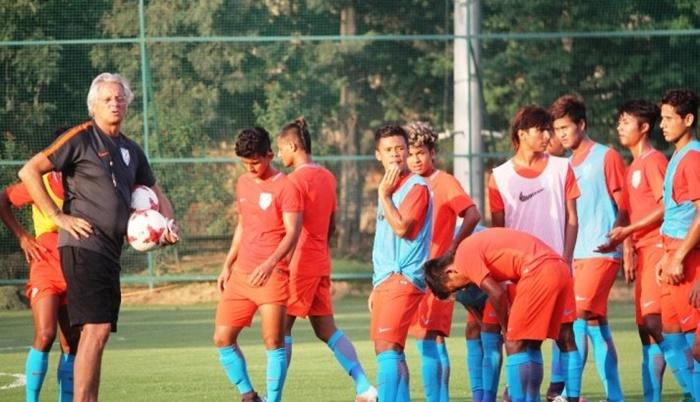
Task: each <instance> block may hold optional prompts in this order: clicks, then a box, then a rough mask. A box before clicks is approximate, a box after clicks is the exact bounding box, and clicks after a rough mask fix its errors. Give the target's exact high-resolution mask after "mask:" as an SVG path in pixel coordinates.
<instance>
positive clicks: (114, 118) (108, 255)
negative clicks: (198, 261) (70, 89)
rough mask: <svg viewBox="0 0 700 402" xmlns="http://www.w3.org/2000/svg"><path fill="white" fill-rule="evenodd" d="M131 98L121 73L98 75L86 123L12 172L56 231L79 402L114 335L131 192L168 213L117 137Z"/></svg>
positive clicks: (149, 177)
mask: <svg viewBox="0 0 700 402" xmlns="http://www.w3.org/2000/svg"><path fill="white" fill-rule="evenodd" d="M133 98H134V94H133V93H132V92H131V89H130V87H129V82H128V81H127V80H126V79H124V77H122V76H121V75H119V74H110V73H102V74H100V75H98V76H97V77H95V79H94V80H93V81H92V84H91V85H90V90H89V91H88V95H87V107H88V113H89V114H90V116H91V117H92V120H91V121H88V122H86V123H83V124H80V125H78V126H75V127H73V128H71V129H70V130H68V131H66V132H65V133H64V134H63V135H61V137H59V138H58V139H57V140H56V141H54V143H53V144H51V145H50V146H49V147H48V148H46V149H45V150H43V151H42V152H40V153H38V154H36V155H35V156H33V157H32V158H31V159H30V160H29V161H28V162H27V163H26V164H25V165H24V166H23V167H22V169H20V171H19V173H18V176H19V177H20V179H21V180H22V183H24V185H25V186H26V188H27V191H28V192H29V195H30V196H31V198H32V200H33V201H34V204H35V205H37V206H38V207H39V209H41V210H42V212H44V213H45V214H46V215H47V216H48V217H49V218H51V219H52V220H53V221H54V223H55V224H56V225H57V226H58V227H59V228H60V230H59V234H58V247H59V248H60V251H59V253H60V256H61V269H62V270H63V276H64V278H65V280H66V284H67V299H68V317H69V319H70V324H71V326H72V327H79V330H80V342H79V343H78V348H77V352H76V356H75V364H74V369H73V373H74V398H75V400H76V401H80V402H83V401H88V402H92V401H96V400H97V399H98V394H99V385H100V373H101V366H102V354H103V352H104V348H105V346H106V345H107V341H108V340H109V335H110V332H116V331H117V321H118V318H119V306H120V303H121V290H120V283H119V272H120V271H121V266H120V258H121V252H122V245H123V244H124V237H125V235H126V227H127V222H128V219H129V214H130V203H131V190H132V188H133V187H134V186H135V185H137V184H142V185H145V186H148V187H151V189H152V190H153V191H154V192H155V193H156V196H157V197H158V200H159V203H160V212H161V213H162V214H163V215H164V216H165V217H166V218H169V219H172V217H173V214H174V210H173V207H172V204H171V203H170V201H169V200H168V198H167V196H165V194H164V193H163V192H162V190H161V189H160V186H159V185H158V184H157V183H156V179H155V177H154V175H153V172H152V170H151V167H150V165H149V163H148V160H147V159H146V155H145V154H144V153H143V150H142V149H141V147H139V145H138V144H136V142H134V141H133V140H131V139H129V138H128V137H126V136H125V135H124V134H122V132H121V127H122V123H123V121H124V118H125V117H126V113H127V110H128V107H129V104H130V103H131V101H132V100H133ZM52 170H55V171H57V172H61V173H62V177H63V184H64V191H65V202H64V203H63V206H62V207H61V208H59V207H58V205H57V204H56V201H55V200H54V199H53V198H52V197H51V195H50V194H49V193H48V191H47V188H46V186H45V185H44V179H43V177H44V174H45V173H48V172H50V171H52ZM172 228H173V229H172V230H170V231H168V232H166V233H165V235H164V236H163V238H162V239H161V242H162V243H163V244H173V243H175V242H177V240H178V235H177V228H176V226H174V225H173V226H172Z"/></svg>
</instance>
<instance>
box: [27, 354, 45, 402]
mask: <svg viewBox="0 0 700 402" xmlns="http://www.w3.org/2000/svg"><path fill="white" fill-rule="evenodd" d="M48 367H49V353H48V352H42V351H40V350H36V349H34V348H30V349H29V354H27V361H26V363H25V366H24V370H25V375H26V376H27V385H26V395H27V402H38V401H39V393H40V392H41V386H42V384H43V383H44V378H45V377H46V371H47V370H48Z"/></svg>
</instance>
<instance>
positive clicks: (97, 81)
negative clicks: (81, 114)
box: [87, 73, 134, 116]
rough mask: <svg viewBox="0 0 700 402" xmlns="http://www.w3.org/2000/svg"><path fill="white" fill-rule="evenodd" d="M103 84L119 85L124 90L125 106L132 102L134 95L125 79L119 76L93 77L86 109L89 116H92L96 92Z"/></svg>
mask: <svg viewBox="0 0 700 402" xmlns="http://www.w3.org/2000/svg"><path fill="white" fill-rule="evenodd" d="M105 82H114V83H117V84H119V85H121V86H122V88H124V95H125V96H126V104H127V106H128V105H130V104H131V101H133V100H134V93H133V92H131V88H130V87H129V81H128V80H127V79H126V78H124V77H122V76H121V75H119V74H112V73H102V74H100V75H98V76H97V77H95V79H94V80H92V84H91V85H90V90H89V91H88V95H87V108H88V114H90V116H93V115H94V112H93V105H94V104H95V99H96V98H97V91H98V90H99V89H100V86H101V85H102V84H103V83H105Z"/></svg>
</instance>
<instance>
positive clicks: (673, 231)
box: [657, 89, 700, 401]
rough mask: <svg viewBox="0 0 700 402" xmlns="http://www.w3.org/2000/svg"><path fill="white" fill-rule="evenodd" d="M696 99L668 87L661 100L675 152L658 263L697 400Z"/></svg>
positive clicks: (699, 170)
mask: <svg viewBox="0 0 700 402" xmlns="http://www.w3.org/2000/svg"><path fill="white" fill-rule="evenodd" d="M699 103H700V101H699V100H698V96H697V95H696V94H695V92H693V91H690V90H687V89H676V90H670V91H668V92H666V94H665V95H664V97H663V99H661V130H662V131H663V135H664V139H665V140H666V141H667V142H668V143H670V144H673V147H674V152H673V156H672V157H671V160H670V161H669V163H668V167H667V169H666V175H665V176H664V192H663V204H664V221H663V223H662V224H661V236H662V239H663V244H664V255H663V256H662V257H661V260H660V261H659V263H658V264H657V278H658V280H659V281H660V282H661V284H662V285H661V286H662V287H661V317H662V319H663V320H664V324H666V322H667V321H669V320H670V319H672V318H676V317H677V318H678V319H679V320H680V324H681V330H682V331H683V332H684V333H685V338H686V341H687V346H686V347H690V346H692V353H693V356H694V357H695V359H694V365H693V367H692V369H691V371H692V377H693V378H692V383H691V384H692V386H689V388H690V389H691V392H692V394H693V397H694V398H695V400H696V401H697V400H700V344H699V342H700V341H699V340H698V338H697V336H696V328H697V327H698V326H697V324H698V318H700V313H699V312H698V309H700V280H698V279H699V277H698V276H697V273H698V268H700V247H699V246H700V214H698V209H699V208H700V141H698V140H697V138H696V137H695V127H696V125H697V120H698V104H699ZM673 321H675V319H674V320H671V322H673ZM688 385H690V384H688Z"/></svg>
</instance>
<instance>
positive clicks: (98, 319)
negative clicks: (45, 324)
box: [60, 246, 122, 332]
mask: <svg viewBox="0 0 700 402" xmlns="http://www.w3.org/2000/svg"><path fill="white" fill-rule="evenodd" d="M60 253H61V267H62V268H63V276H65V278H66V284H67V285H68V292H67V293H68V318H69V319H70V324H71V326H81V325H83V324H104V323H110V324H112V332H117V319H118V317H119V305H120V304H121V298H122V295H121V289H120V287H119V272H120V270H121V267H120V266H119V264H118V263H116V262H114V261H113V260H111V259H110V258H109V257H107V256H104V255H102V254H100V253H97V252H94V251H91V250H88V249H84V248H79V247H71V246H63V247H61V248H60Z"/></svg>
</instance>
